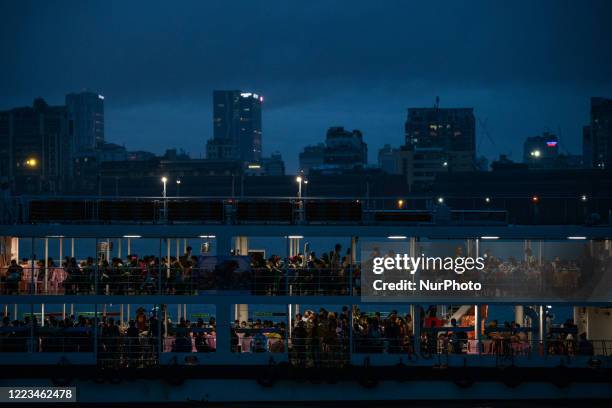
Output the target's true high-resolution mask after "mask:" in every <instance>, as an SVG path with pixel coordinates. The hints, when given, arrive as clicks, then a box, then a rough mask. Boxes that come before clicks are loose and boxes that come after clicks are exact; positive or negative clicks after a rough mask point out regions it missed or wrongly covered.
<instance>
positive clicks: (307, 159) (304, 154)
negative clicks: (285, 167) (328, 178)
mask: <svg viewBox="0 0 612 408" xmlns="http://www.w3.org/2000/svg"><path fill="white" fill-rule="evenodd" d="M323 163H325V144H324V143H318V144H316V145H313V146H305V147H304V149H303V150H302V151H301V152H300V170H301V171H303V172H304V174H306V175H308V172H309V171H310V169H311V168H316V167H320V166H322V165H323Z"/></svg>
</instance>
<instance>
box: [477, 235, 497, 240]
mask: <svg viewBox="0 0 612 408" xmlns="http://www.w3.org/2000/svg"><path fill="white" fill-rule="evenodd" d="M480 239H499V237H496V236H495V235H485V236H483V237H480Z"/></svg>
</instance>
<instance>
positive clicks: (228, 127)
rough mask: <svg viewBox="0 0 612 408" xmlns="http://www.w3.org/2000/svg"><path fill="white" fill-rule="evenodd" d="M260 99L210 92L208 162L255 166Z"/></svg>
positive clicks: (251, 95) (258, 153)
mask: <svg viewBox="0 0 612 408" xmlns="http://www.w3.org/2000/svg"><path fill="white" fill-rule="evenodd" d="M262 103H263V96H261V95H258V94H256V93H252V92H242V91H238V90H234V91H214V92H213V139H211V140H209V141H208V143H207V145H206V155H207V157H208V158H210V159H232V160H240V161H244V162H257V161H259V160H260V159H261V127H262V126H261V125H262V123H261V106H262Z"/></svg>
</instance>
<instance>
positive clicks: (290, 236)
mask: <svg viewBox="0 0 612 408" xmlns="http://www.w3.org/2000/svg"><path fill="white" fill-rule="evenodd" d="M287 238H293V239H302V238H304V236H303V235H289V236H288V237H287Z"/></svg>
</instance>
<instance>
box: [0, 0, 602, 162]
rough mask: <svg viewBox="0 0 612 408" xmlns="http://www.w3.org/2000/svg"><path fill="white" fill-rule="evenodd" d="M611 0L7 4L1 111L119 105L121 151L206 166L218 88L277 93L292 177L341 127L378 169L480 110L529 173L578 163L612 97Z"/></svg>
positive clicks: (1, 37)
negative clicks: (421, 134)
mask: <svg viewBox="0 0 612 408" xmlns="http://www.w3.org/2000/svg"><path fill="white" fill-rule="evenodd" d="M610 16H612V2H610V1H605V0H604V1H580V2H579V1H564V0H552V1H534V0H530V1H504V2H502V1H491V0H489V1H431V2H419V3H416V2H409V1H369V2H364V1H354V0H353V1H310V2H289V1H249V2H246V1H245V2H242V1H231V2H228V1H219V2H212V1H206V2H204V1H194V2H187V1H180V2H170V1H166V2H156V1H143V2H123V1H99V2H89V1H86V2H83V1H71V2H63V1H54V2H43V1H36V2H34V1H33V2H30V1H19V2H17V1H7V0H0V51H1V55H2V58H1V62H2V63H1V64H0V109H6V108H10V107H13V106H22V105H30V104H31V102H32V99H33V98H34V97H36V96H42V97H44V98H45V99H47V101H48V102H49V103H51V104H60V103H63V98H64V97H63V95H64V94H65V93H67V92H70V91H78V90H81V89H83V88H89V89H92V90H95V91H99V92H100V93H102V94H103V95H105V97H106V99H105V103H106V139H107V140H108V141H111V142H115V143H119V144H125V145H126V147H127V148H129V149H132V150H135V149H143V150H151V151H154V152H156V153H162V152H163V151H164V150H165V148H167V147H177V148H183V149H185V150H186V151H188V152H189V153H190V154H191V155H192V157H196V158H197V157H200V155H203V154H204V146H205V140H206V139H208V138H209V137H211V134H212V111H211V103H212V101H211V99H212V90H213V89H242V90H245V91H253V92H257V93H260V94H263V95H264V97H265V101H264V113H263V115H264V117H263V120H264V123H263V126H264V129H263V137H264V139H263V142H264V153H266V154H269V153H270V152H272V151H276V150H278V151H280V152H281V153H282V154H283V157H284V159H285V161H286V163H287V168H288V170H289V171H294V170H295V169H296V168H297V156H298V153H299V151H300V150H301V148H302V147H303V146H304V145H307V144H313V143H316V142H319V141H323V139H324V135H325V131H326V129H327V128H328V127H329V126H335V125H342V126H345V127H347V128H350V129H354V128H358V129H361V130H362V131H363V133H364V136H365V139H366V142H367V143H368V147H369V151H370V161H371V162H373V161H375V157H376V152H377V150H378V148H380V147H381V146H382V145H384V144H385V143H390V144H392V145H396V146H397V145H400V144H402V143H403V139H404V136H403V133H404V130H403V126H404V120H405V116H406V108H408V107H414V106H431V105H433V103H434V101H435V98H436V96H439V97H440V105H441V106H442V107H455V106H457V107H459V106H461V107H474V109H475V112H476V116H477V118H478V119H479V120H481V121H483V122H486V130H488V133H489V135H490V138H491V139H492V140H490V139H489V138H488V137H487V136H486V134H485V131H484V129H483V127H482V126H481V125H480V124H479V125H478V127H477V145H478V147H479V148H478V154H482V155H486V156H487V157H489V159H491V158H493V157H495V156H497V155H498V154H499V153H506V154H511V156H512V157H513V158H514V159H520V158H521V149H522V140H523V139H524V138H525V137H527V136H531V135H536V134H538V133H541V132H542V131H545V130H549V131H552V132H555V133H558V134H559V133H560V138H561V150H562V152H563V151H565V152H567V151H569V152H572V153H578V152H579V151H580V149H581V139H580V138H581V129H582V126H583V125H584V124H586V123H587V122H588V116H589V98H590V97H591V96H608V97H612V24H610Z"/></svg>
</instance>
